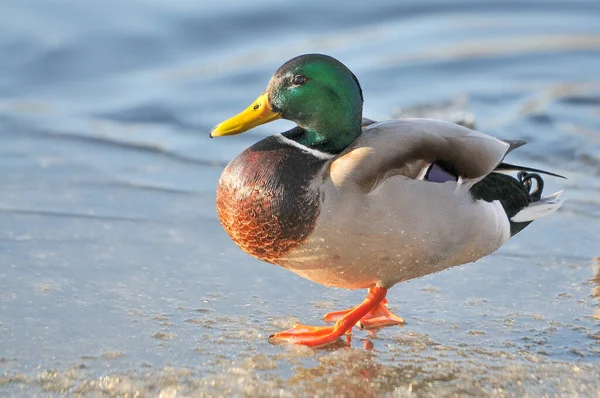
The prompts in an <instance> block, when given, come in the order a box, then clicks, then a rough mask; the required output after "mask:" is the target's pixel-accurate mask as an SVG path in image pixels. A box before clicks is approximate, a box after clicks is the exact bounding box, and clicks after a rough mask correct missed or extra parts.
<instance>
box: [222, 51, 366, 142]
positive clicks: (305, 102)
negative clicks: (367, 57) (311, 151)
mask: <svg viewBox="0 0 600 398" xmlns="http://www.w3.org/2000/svg"><path fill="white" fill-rule="evenodd" d="M362 103H363V98H362V90H361V88H360V84H359V83H358V80H357V79H356V77H355V76H354V74H353V73H352V72H351V71H350V70H349V69H348V68H346V67H345V66H344V65H343V64H342V63H341V62H339V61H338V60H336V59H334V58H332V57H329V56H326V55H320V54H307V55H301V56H299V57H296V58H293V59H291V60H289V61H288V62H286V63H285V64H283V65H282V66H281V67H280V68H279V69H277V71H276V72H275V74H274V75H273V77H271V80H270V81H269V84H268V86H267V89H266V91H265V93H263V94H262V95H261V96H260V97H258V99H257V100H256V101H255V102H254V103H253V104H252V105H250V107H248V109H246V110H245V111H244V112H242V113H241V114H239V115H237V116H234V117H233V118H231V119H229V120H227V121H225V122H223V123H221V124H219V125H217V126H216V127H215V128H214V129H213V131H212V132H211V137H216V136H221V135H231V134H239V133H242V132H244V131H246V130H249V129H251V128H253V127H256V126H258V125H260V124H263V123H267V122H269V121H271V120H275V119H278V118H284V119H288V120H292V121H294V122H296V123H297V124H298V126H299V127H301V128H302V130H303V134H300V135H294V137H293V139H296V140H297V141H298V142H300V143H301V144H303V145H307V146H309V147H314V148H319V149H322V150H325V151H329V152H334V153H335V152H340V151H342V150H343V149H344V148H346V147H347V146H348V145H350V143H352V141H354V140H355V139H356V138H357V137H358V136H359V135H360V133H361V121H362Z"/></svg>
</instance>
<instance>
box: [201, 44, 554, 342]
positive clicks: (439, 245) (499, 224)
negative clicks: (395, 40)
mask: <svg viewBox="0 0 600 398" xmlns="http://www.w3.org/2000/svg"><path fill="white" fill-rule="evenodd" d="M362 109H363V94H362V89H361V86H360V84H359V82H358V79H357V78H356V77H355V76H354V74H353V73H352V72H351V71H350V70H349V69H348V68H346V66H344V65H343V64H342V63H341V62H339V61H338V60H336V59H334V58H332V57H329V56H326V55H320V54H308V55H301V56H299V57H296V58H293V59H291V60H289V61H288V62H286V63H285V64H283V65H282V66H281V67H280V68H279V69H278V70H277V71H276V72H275V74H274V75H273V76H272V77H271V80H270V81H269V83H268V85H267V88H266V91H265V92H264V93H263V94H261V95H260V96H259V97H258V98H257V99H256V101H254V102H253V103H252V104H251V105H250V106H249V107H248V108H247V109H246V110H245V111H243V112H242V113H240V114H238V115H237V116H234V117H232V118H231V119H228V120H226V121H224V122H222V123H220V124H218V125H217V126H215V127H214V129H213V130H212V131H211V133H210V136H211V137H220V136H227V135H234V134H239V133H243V132H244V131H247V130H249V129H251V128H254V127H256V126H258V125H261V124H264V123H267V122H270V121H272V120H275V119H279V118H284V119H288V120H291V121H293V122H295V123H296V124H297V126H296V127H294V128H292V129H291V130H289V131H286V132H284V133H282V134H276V135H273V136H270V137H268V138H265V139H263V140H261V141H259V142H258V143H256V144H254V145H252V146H251V147H250V148H248V149H246V150H245V151H243V152H242V153H241V154H240V155H238V156H237V157H236V158H235V159H233V160H232V161H231V163H229V165H228V166H227V167H226V168H225V170H224V171H223V174H222V175H221V178H220V180H219V185H218V189H217V197H216V203H217V212H218V215H219V220H220V221H221V224H222V226H223V228H224V229H225V231H226V232H227V233H228V234H229V236H230V237H231V239H232V240H233V241H234V242H235V243H236V244H237V245H238V246H239V247H240V248H241V249H242V250H244V251H246V252H247V253H249V254H251V255H252V256H254V257H256V258H258V259H260V260H262V261H266V262H269V263H272V264H276V265H279V266H281V267H283V268H286V269H288V270H290V271H292V272H295V273H296V274H298V275H301V276H303V277H305V278H308V279H310V280H312V281H314V282H317V283H320V284H322V285H326V286H334V287H338V288H346V289H368V293H367V296H366V298H365V300H364V301H363V302H362V303H361V304H360V305H358V306H356V307H354V308H351V309H349V310H345V311H337V312H333V313H329V314H327V315H325V317H324V319H325V321H328V322H335V323H334V324H333V325H332V326H305V325H294V326H293V327H292V328H291V329H289V330H286V331H283V332H279V333H276V334H274V335H273V336H271V338H273V339H279V340H285V341H288V342H291V343H297V344H304V345H307V346H321V345H326V344H329V343H332V342H334V341H336V340H337V339H338V338H339V337H341V336H343V335H344V334H346V333H349V332H350V331H351V329H352V328H353V327H354V326H355V325H356V324H359V326H362V327H365V328H380V327H383V326H389V325H396V324H401V323H403V320H402V318H400V317H398V316H397V315H395V314H393V313H391V312H390V311H389V310H388V309H387V301H386V298H385V296H386V293H387V290H388V289H389V288H391V287H392V286H394V285H395V284H397V283H398V282H403V281H407V280H410V279H414V278H418V277H421V276H424V275H428V274H431V273H434V272H438V271H441V270H444V269H447V268H450V267H453V266H456V265H460V264H464V263H469V262H472V261H475V260H477V259H479V258H481V257H484V256H486V255H488V254H490V253H492V252H493V251H495V250H496V249H498V248H499V247H500V246H502V244H503V243H504V242H506V241H507V240H508V239H509V238H510V237H511V236H513V235H515V234H516V233H517V232H519V231H520V230H522V229H523V228H524V227H525V226H527V225H528V224H529V223H530V222H531V221H532V220H534V219H536V218H539V217H542V216H545V215H547V214H549V213H552V212H553V211H555V210H556V209H558V208H559V207H560V205H561V201H560V199H559V196H560V192H558V193H556V194H554V195H552V196H549V197H544V198H542V197H541V193H542V188H543V180H542V178H541V177H540V176H539V174H537V173H545V174H550V175H555V176H557V175H556V174H552V173H548V172H544V171H542V170H536V169H532V168H528V167H521V166H515V165H512V164H508V163H505V162H504V157H505V156H506V155H507V154H508V153H509V152H510V151H511V150H513V149H516V148H518V147H519V146H521V145H523V144H524V143H525V142H523V141H506V140H504V141H502V140H499V139H496V138H493V137H491V136H488V135H485V134H482V133H479V132H477V131H474V130H470V129H468V128H466V127H462V126H459V125H456V124H453V123H449V122H445V121H440V120H432V119H400V120H390V121H384V122H379V123H376V122H373V121H371V120H368V119H363V118H362ZM510 171H518V172H519V173H520V174H519V176H518V178H514V177H512V176H511V175H508V174H507V173H508V172H510ZM533 182H534V183H533Z"/></svg>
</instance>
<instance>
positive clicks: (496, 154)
mask: <svg viewBox="0 0 600 398" xmlns="http://www.w3.org/2000/svg"><path fill="white" fill-rule="evenodd" d="M522 144H523V142H521V141H515V143H514V145H512V143H509V142H504V141H501V140H498V139H496V138H494V137H491V136H488V135H485V134H482V133H479V132H477V131H474V130H470V129H468V128H466V127H462V126H459V125H457V124H454V123H450V122H445V121H441V120H433V119H400V120H390V121H386V122H380V123H373V124H369V125H367V126H366V127H364V128H363V133H362V134H361V136H360V137H359V138H358V139H357V140H356V141H355V142H354V143H353V144H352V145H351V146H350V147H349V148H347V149H346V150H345V151H344V152H342V153H341V154H340V155H339V156H338V157H337V158H336V159H334V161H333V162H332V164H331V167H330V177H331V180H332V181H333V183H334V184H335V185H337V186H347V187H352V186H355V187H358V188H359V189H362V190H366V191H370V190H372V189H373V188H374V187H375V186H377V184H378V183H379V182H381V181H383V180H385V179H387V178H388V177H389V176H391V175H403V176H405V177H408V178H411V179H418V178H421V177H422V176H423V175H424V174H425V173H426V172H428V169H429V168H430V166H431V165H433V164H434V163H435V164H436V165H440V166H441V167H442V168H443V169H444V170H448V171H450V172H451V173H453V174H455V175H456V176H458V177H461V178H462V179H463V180H471V181H473V182H477V181H479V180H480V179H481V178H483V177H485V176H486V175H488V174H489V173H491V172H492V171H494V170H495V169H496V167H497V166H498V165H499V164H500V163H501V162H502V160H503V159H504V156H505V155H506V154H507V153H508V152H509V151H510V150H511V149H513V148H514V147H517V146H520V145H522Z"/></svg>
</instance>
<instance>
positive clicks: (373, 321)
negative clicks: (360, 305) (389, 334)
mask: <svg viewBox="0 0 600 398" xmlns="http://www.w3.org/2000/svg"><path fill="white" fill-rule="evenodd" d="M370 291H371V289H369V292H370ZM387 304H388V301H387V300H386V299H385V298H384V299H383V300H381V302H380V303H379V304H378V305H377V306H375V308H373V309H372V310H371V311H369V312H368V313H367V314H366V315H365V316H363V317H362V318H361V319H360V320H359V321H358V322H357V323H356V324H357V325H358V326H359V327H360V328H361V329H367V330H369V329H377V328H382V327H385V326H393V325H402V324H404V319H402V318H400V317H399V316H397V315H395V314H393V313H392V312H391V311H390V310H388V309H387ZM355 308H356V307H355ZM352 310H354V308H350V309H349V310H342V311H334V312H330V313H328V314H326V315H325V316H324V317H323V320H324V321H325V322H336V321H337V320H339V319H341V318H342V317H343V316H344V315H346V314H348V313H349V312H350V311H352Z"/></svg>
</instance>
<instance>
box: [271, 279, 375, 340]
mask: <svg viewBox="0 0 600 398" xmlns="http://www.w3.org/2000/svg"><path fill="white" fill-rule="evenodd" d="M386 293H387V289H384V288H382V287H374V288H372V289H369V293H368V294H367V297H366V298H365V300H364V301H363V302H362V303H361V304H360V305H359V306H358V307H355V308H352V309H351V310H349V311H348V312H347V313H346V314H345V315H343V316H342V317H341V318H340V319H338V321H337V322H336V323H335V325H333V326H305V325H294V326H293V327H292V328H291V329H289V330H285V331H283V332H279V333H275V334H274V335H272V336H271V337H270V338H272V339H279V340H285V341H288V342H290V343H294V344H303V345H307V346H310V347H315V346H321V345H325V344H329V343H333V342H334V341H336V340H337V339H338V338H339V337H341V336H343V335H344V334H345V333H346V332H348V331H349V330H351V329H352V327H353V326H354V325H355V324H356V323H357V322H358V321H360V320H361V319H362V318H363V317H364V316H365V315H367V314H368V313H369V312H371V311H372V310H373V309H375V308H377V306H378V305H379V304H380V303H381V302H382V300H385V295H386Z"/></svg>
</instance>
